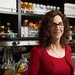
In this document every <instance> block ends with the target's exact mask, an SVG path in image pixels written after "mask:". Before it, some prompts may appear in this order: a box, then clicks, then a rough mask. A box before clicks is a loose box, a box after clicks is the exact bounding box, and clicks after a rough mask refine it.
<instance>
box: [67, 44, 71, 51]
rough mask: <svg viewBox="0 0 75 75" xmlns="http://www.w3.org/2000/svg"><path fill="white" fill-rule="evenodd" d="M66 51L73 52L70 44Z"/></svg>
mask: <svg viewBox="0 0 75 75" xmlns="http://www.w3.org/2000/svg"><path fill="white" fill-rule="evenodd" d="M66 50H67V51H68V52H71V51H72V49H71V45H70V44H68V45H66Z"/></svg>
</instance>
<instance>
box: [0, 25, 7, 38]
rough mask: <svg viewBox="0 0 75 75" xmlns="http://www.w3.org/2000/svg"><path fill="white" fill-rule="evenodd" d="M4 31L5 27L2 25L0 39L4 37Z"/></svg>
mask: <svg viewBox="0 0 75 75" xmlns="http://www.w3.org/2000/svg"><path fill="white" fill-rule="evenodd" d="M4 29H5V26H4V25H1V26H0V37H6V36H5V31H4Z"/></svg>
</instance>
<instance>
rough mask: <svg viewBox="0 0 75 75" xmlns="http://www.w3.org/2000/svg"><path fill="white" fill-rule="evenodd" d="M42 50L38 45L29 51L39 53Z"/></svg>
mask: <svg viewBox="0 0 75 75" xmlns="http://www.w3.org/2000/svg"><path fill="white" fill-rule="evenodd" d="M43 50H44V48H43V47H41V46H39V45H37V46H34V47H33V48H32V49H31V51H32V52H37V53H41V52H42V51H43Z"/></svg>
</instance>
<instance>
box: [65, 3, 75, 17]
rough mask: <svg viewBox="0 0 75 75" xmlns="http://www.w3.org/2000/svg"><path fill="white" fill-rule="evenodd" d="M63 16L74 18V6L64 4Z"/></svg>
mask: <svg viewBox="0 0 75 75" xmlns="http://www.w3.org/2000/svg"><path fill="white" fill-rule="evenodd" d="M64 14H66V15H67V16H68V17H74V18H75V4H72V3H65V4H64Z"/></svg>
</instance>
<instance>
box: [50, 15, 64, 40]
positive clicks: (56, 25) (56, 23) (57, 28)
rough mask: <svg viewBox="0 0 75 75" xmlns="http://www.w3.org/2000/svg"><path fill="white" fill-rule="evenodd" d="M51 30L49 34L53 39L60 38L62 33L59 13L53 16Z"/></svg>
mask: <svg viewBox="0 0 75 75" xmlns="http://www.w3.org/2000/svg"><path fill="white" fill-rule="evenodd" d="M51 32H52V33H51V36H52V38H54V39H60V38H61V36H62V35H63V33H64V25H63V21H62V18H61V17H60V16H59V15H56V16H55V17H54V18H53V24H52V28H51Z"/></svg>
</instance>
